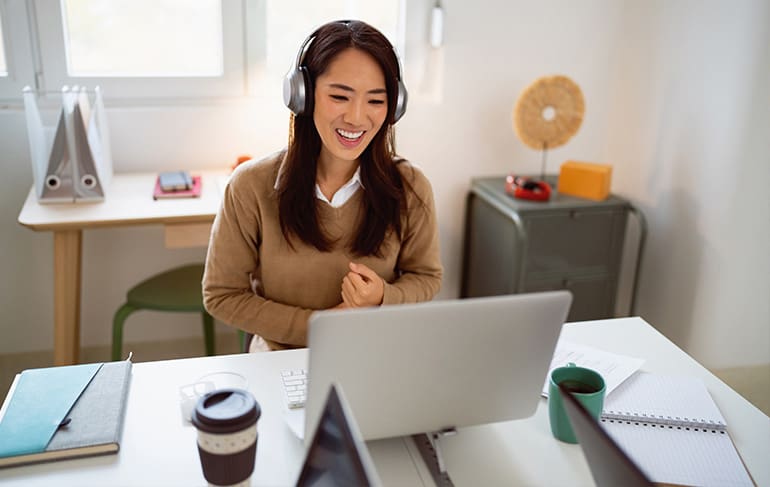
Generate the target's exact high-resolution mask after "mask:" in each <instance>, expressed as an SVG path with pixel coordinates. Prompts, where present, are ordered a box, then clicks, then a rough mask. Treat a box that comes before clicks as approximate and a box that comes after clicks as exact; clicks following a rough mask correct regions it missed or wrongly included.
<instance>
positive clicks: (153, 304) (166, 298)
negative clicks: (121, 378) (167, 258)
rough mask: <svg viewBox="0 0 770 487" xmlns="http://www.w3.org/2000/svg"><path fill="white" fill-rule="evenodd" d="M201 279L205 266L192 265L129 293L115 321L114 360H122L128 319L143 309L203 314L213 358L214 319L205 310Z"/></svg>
mask: <svg viewBox="0 0 770 487" xmlns="http://www.w3.org/2000/svg"><path fill="white" fill-rule="evenodd" d="M202 278H203V264H192V265H186V266H183V267H177V268H175V269H170V270H167V271H165V272H161V273H160V274H157V275H155V276H153V277H150V278H149V279H147V280H145V281H142V282H140V283H139V284H137V285H136V286H134V287H132V288H131V289H129V290H128V293H127V294H126V303H125V304H123V306H121V307H120V308H119V309H118V311H116V312H115V317H114V318H113V320H112V360H120V359H121V355H122V350H123V324H124V323H125V321H126V318H128V316H129V315H130V314H131V313H133V312H134V311H138V310H140V309H147V310H154V311H172V312H173V311H176V312H192V311H195V312H198V313H200V314H201V316H202V317H203V336H204V339H205V341H206V355H214V318H212V316H211V315H210V314H208V312H207V311H206V309H205V308H204V307H203V297H202V294H201V280H202Z"/></svg>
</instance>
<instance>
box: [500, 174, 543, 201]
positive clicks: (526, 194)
mask: <svg viewBox="0 0 770 487" xmlns="http://www.w3.org/2000/svg"><path fill="white" fill-rule="evenodd" d="M505 191H506V192H507V193H508V194H509V195H511V196H513V197H514V198H519V199H522V200H533V201H548V199H549V198H550V197H551V186H550V185H549V184H548V183H546V182H545V181H535V180H533V179H529V178H524V177H521V176H516V175H514V174H510V175H508V176H507V177H506V178H505Z"/></svg>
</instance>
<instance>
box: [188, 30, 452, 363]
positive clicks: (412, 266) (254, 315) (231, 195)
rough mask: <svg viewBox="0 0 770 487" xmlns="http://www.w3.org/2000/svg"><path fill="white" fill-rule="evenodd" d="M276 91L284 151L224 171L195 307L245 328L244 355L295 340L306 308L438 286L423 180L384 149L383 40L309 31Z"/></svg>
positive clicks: (387, 141) (383, 300) (394, 71)
mask: <svg viewBox="0 0 770 487" xmlns="http://www.w3.org/2000/svg"><path fill="white" fill-rule="evenodd" d="M284 99H285V101H286V103H287V105H288V106H289V108H290V109H291V110H292V111H293V112H294V114H293V115H292V121H293V124H292V126H293V130H292V135H291V136H290V140H289V145H288V148H287V149H286V150H284V151H282V152H280V153H278V154H275V155H273V156H269V157H267V158H265V159H263V160H261V161H250V162H247V163H244V164H241V165H240V166H239V167H238V168H237V170H236V171H235V172H234V173H233V175H232V177H231V179H230V183H229V184H228V186H227V188H226V190H225V195H224V199H223V202H222V207H221V209H220V211H219V213H218V215H217V217H216V220H215V221H214V226H213V229H212V234H211V241H210V244H209V249H208V255H207V258H206V271H205V274H204V276H203V298H204V303H205V306H206V309H208V311H209V312H210V313H211V314H212V315H213V316H215V317H216V318H217V319H219V320H221V321H223V322H225V323H230V324H233V325H235V326H238V327H239V328H242V329H244V330H246V331H248V332H251V333H254V334H255V338H254V340H252V344H251V350H276V349H284V348H295V347H303V346H306V344H307V323H308V319H309V317H310V315H311V314H312V313H313V312H314V311H317V310H324V309H331V308H354V307H363V306H378V305H381V304H396V303H408V302H418V301H427V300H430V299H432V298H433V297H434V296H435V295H436V293H437V292H438V290H439V288H440V285H441V275H442V268H441V261H440V256H439V244H438V228H437V223H436V213H435V208H434V204H433V194H432V190H431V187H430V183H429V182H428V180H427V179H426V178H425V176H424V175H423V174H422V173H421V172H420V171H419V170H418V169H416V168H415V167H413V166H411V165H410V164H409V163H407V162H406V161H404V160H403V159H401V158H399V157H397V156H396V154H395V144H394V137H393V126H392V125H393V123H395V121H396V120H397V119H398V118H399V117H400V116H401V114H403V111H404V109H405V106H406V91H405V89H404V87H403V84H402V83H401V81H400V72H399V65H398V58H397V57H396V54H395V51H394V50H393V48H392V46H391V45H390V43H389V42H388V40H387V39H386V38H385V37H384V36H383V35H382V34H381V33H380V32H379V31H378V30H376V29H374V28H373V27H371V26H369V25H367V24H366V23H363V22H359V21H342V22H331V23H328V24H325V25H323V26H321V27H320V28H319V29H317V30H316V31H315V32H314V33H313V34H311V36H310V37H309V38H308V40H306V41H305V43H304V44H303V46H302V49H301V50H300V54H299V55H298V56H297V61H296V63H295V66H294V67H293V68H292V71H290V73H289V74H288V75H287V79H286V82H285V86H284Z"/></svg>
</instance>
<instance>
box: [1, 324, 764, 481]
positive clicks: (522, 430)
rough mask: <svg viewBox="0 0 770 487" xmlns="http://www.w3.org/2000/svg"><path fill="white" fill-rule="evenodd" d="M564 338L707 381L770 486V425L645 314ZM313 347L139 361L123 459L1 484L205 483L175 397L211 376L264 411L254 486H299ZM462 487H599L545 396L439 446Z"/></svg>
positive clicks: (398, 461)
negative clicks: (302, 399) (286, 382)
mask: <svg viewBox="0 0 770 487" xmlns="http://www.w3.org/2000/svg"><path fill="white" fill-rule="evenodd" d="M563 336H564V337H565V338H567V339H569V340H570V341H573V342H576V343H584V344H588V345H593V346H596V347H599V348H602V349H605V350H608V351H614V352H619V353H625V354H629V355H635V356H639V357H643V358H645V359H646V362H645V365H644V366H643V370H647V371H652V372H659V373H669V374H683V375H691V376H696V377H700V378H701V379H703V380H704V381H705V383H706V386H707V387H708V389H709V391H710V392H711V394H712V396H713V397H714V400H715V401H716V402H717V404H718V405H719V408H720V409H721V411H722V413H723V415H724V417H725V418H726V420H727V423H728V429H729V431H730V434H731V435H732V438H733V439H734V441H735V444H736V447H737V448H738V451H739V452H740V454H741V456H742V457H743V460H744V461H745V463H746V465H747V467H748V469H749V471H750V472H751V474H752V475H753V477H754V480H755V481H756V482H757V484H758V485H770V465H769V464H768V462H767V457H768V453H769V452H770V419H768V417H767V416H765V415H764V414H762V413H761V412H760V411H759V410H758V409H756V408H755V407H754V406H752V405H751V404H750V403H748V402H747V401H746V400H745V399H743V398H742V397H741V396H739V395H738V394H737V393H736V392H735V391H733V390H732V389H730V388H729V387H727V386H726V385H725V384H724V383H722V382H721V381H719V379H717V378H716V377H714V376H713V375H712V374H710V373H709V372H708V371H707V370H706V369H704V368H703V367H702V366H700V365H699V364H698V363H697V362H695V361H694V360H693V359H691V358H690V357H689V356H687V355H686V354H685V353H684V352H682V351H681V350H680V349H678V348H677V347H676V346H674V345H673V344H672V343H671V342H669V341H668V340H667V339H666V338H664V337H663V336H662V335H660V334H659V333H658V332H657V331H655V330H654V329H653V328H652V327H650V326H649V325H648V324H646V323H645V322H644V321H642V320H641V319H639V318H623V319H616V320H603V321H594V322H584V323H574V324H568V325H566V326H565V327H564V331H563ZM306 359H307V353H306V350H294V351H287V352H273V353H269V354H240V355H230V356H220V357H204V358H196V359H184V360H171V361H164V362H151V363H140V364H136V365H135V366H134V376H133V382H132V385H131V392H130V396H129V403H128V409H127V412H126V419H125V429H124V432H123V441H122V447H121V451H120V453H118V454H117V455H110V456H105V457H94V458H86V459H79V460H69V461H65V462H58V463H50V464H40V465H32V466H26V467H18V468H13V469H4V470H0V484H2V485H4V486H15V485H24V486H29V485H78V486H89V485H93V486H97V485H98V486H101V485H184V486H193V485H205V480H204V479H203V475H202V473H201V471H200V462H199V460H198V453H197V450H196V445H195V431H194V429H193V428H192V427H190V426H183V425H182V422H181V419H180V414H179V404H178V401H177V389H178V387H179V386H180V385H183V384H186V383H189V382H192V381H194V380H195V379H196V378H197V377H199V376H201V375H203V374H205V373H208V372H212V371H219V370H234V371H238V372H240V373H242V374H244V375H245V376H246V377H247V379H248V381H249V390H250V391H251V392H252V393H253V394H254V396H255V397H256V398H257V400H258V401H259V403H260V405H261V407H262V417H261V418H260V420H259V443H258V447H257V464H256V469H255V472H254V476H253V477H252V485H254V486H257V485H291V484H292V483H293V482H294V480H295V478H296V475H297V473H298V470H299V467H300V464H301V461H302V458H303V448H302V445H301V443H300V441H299V440H298V439H297V438H296V437H294V436H293V435H292V433H291V432H290V431H289V430H288V428H287V426H286V425H285V424H284V422H283V419H282V414H283V411H284V410H285V406H284V401H283V396H282V390H281V386H280V382H279V375H278V373H279V371H280V370H282V369H284V368H292V367H297V366H302V365H304V364H305V363H306ZM409 441H410V440H403V439H400V438H396V439H390V440H380V441H376V442H370V443H369V447H370V450H371V452H372V456H373V458H374V461H375V464H376V466H377V469H378V471H379V473H380V476H381V477H382V479H383V482H384V483H385V485H395V486H399V487H401V486H404V487H406V486H409V485H421V484H422V482H421V474H423V473H424V470H419V471H418V470H415V465H414V463H413V460H412V457H411V456H410V448H409V445H408V442H409ZM441 447H442V448H443V451H444V456H445V460H446V464H447V468H448V471H449V474H450V476H451V477H452V479H453V481H454V483H455V485H457V486H477V485H483V486H492V485H506V486H509V485H570V486H573V485H591V484H592V480H591V477H590V473H589V471H588V467H587V465H586V463H585V460H584V458H583V455H582V452H581V450H580V447H579V446H578V445H568V444H566V443H561V442H559V441H557V440H555V439H554V438H553V437H552V436H551V432H550V429H549V426H548V411H547V403H546V400H545V399H541V400H540V405H539V406H538V409H537V412H536V414H535V415H534V416H533V417H531V418H528V419H525V420H520V421H508V422H503V423H496V424H492V425H484V426H477V427H472V428H463V429H461V430H460V432H459V434H458V435H456V436H453V437H449V438H445V439H443V440H441Z"/></svg>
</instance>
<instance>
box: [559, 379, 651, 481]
mask: <svg viewBox="0 0 770 487" xmlns="http://www.w3.org/2000/svg"><path fill="white" fill-rule="evenodd" d="M559 388H560V389H561V395H562V398H563V401H562V402H563V403H564V409H565V410H566V411H567V417H569V421H570V424H571V425H572V431H574V432H575V437H576V438H577V440H578V443H579V444H580V446H581V448H582V449H583V454H584V455H585V457H586V462H587V463H588V468H589V469H590V470H591V475H592V476H593V478H594V482H596V485H598V486H599V487H602V486H613V487H614V486H617V485H623V486H626V487H632V486H651V485H653V483H652V482H651V481H650V479H649V478H647V475H645V473H644V472H643V471H642V470H641V469H640V468H639V466H637V465H636V463H634V461H633V460H631V459H630V458H629V457H628V455H626V452H624V451H623V450H622V449H621V448H620V447H619V446H618V444H617V443H615V440H613V439H612V438H611V437H610V435H609V434H607V432H606V431H605V430H604V428H602V426H601V424H599V422H598V421H596V420H595V419H594V418H593V416H591V415H590V414H589V413H588V411H587V410H586V409H585V408H584V407H583V405H582V404H580V402H578V400H577V399H575V397H574V396H573V395H572V394H571V393H570V392H569V390H567V389H566V388H565V387H564V386H562V385H559Z"/></svg>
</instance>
